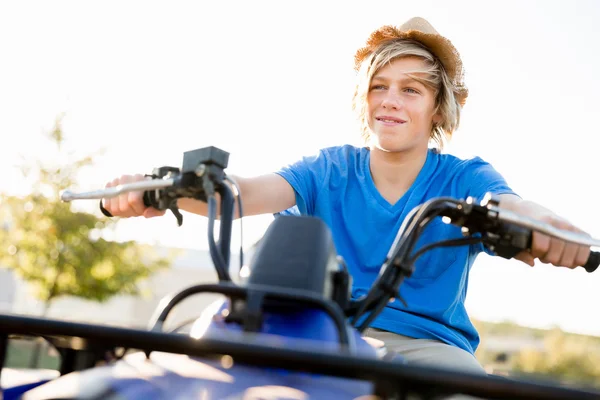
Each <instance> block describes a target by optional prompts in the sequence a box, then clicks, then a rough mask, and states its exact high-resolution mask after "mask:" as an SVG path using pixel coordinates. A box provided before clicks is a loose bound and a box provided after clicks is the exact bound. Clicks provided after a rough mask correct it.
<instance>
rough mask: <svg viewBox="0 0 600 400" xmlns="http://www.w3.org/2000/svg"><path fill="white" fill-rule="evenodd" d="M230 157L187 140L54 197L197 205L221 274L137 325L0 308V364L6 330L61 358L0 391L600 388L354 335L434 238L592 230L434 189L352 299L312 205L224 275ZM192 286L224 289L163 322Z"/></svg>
mask: <svg viewBox="0 0 600 400" xmlns="http://www.w3.org/2000/svg"><path fill="white" fill-rule="evenodd" d="M228 159H229V154H228V153H227V152H225V151H222V150H220V149H218V148H215V147H207V148H202V149H197V150H193V151H188V152H185V153H184V156H183V165H182V167H181V168H174V167H161V168H158V169H156V170H155V171H154V173H153V174H152V175H151V176H150V178H151V179H147V180H144V181H140V182H135V183H131V184H126V185H121V186H117V187H113V188H108V189H104V190H99V191H95V192H88V193H72V192H68V191H66V192H64V193H63V194H62V199H63V200H64V201H72V200H76V199H102V198H110V197H114V196H118V195H119V194H121V193H125V192H128V191H136V190H139V191H144V202H145V204H146V205H147V206H152V207H155V208H157V209H159V210H167V209H170V210H171V211H172V212H173V213H174V215H175V216H176V218H177V221H178V223H179V225H181V223H182V221H183V217H182V215H181V214H180V213H179V210H178V209H177V203H176V202H177V199H179V198H182V197H189V198H194V199H198V200H201V201H205V202H207V203H208V209H209V213H208V244H209V249H210V254H211V258H212V260H213V263H214V267H215V269H216V271H217V275H218V278H219V282H218V283H216V284H199V285H194V286H191V287H188V288H187V289H185V290H183V291H181V292H179V293H176V294H174V295H173V296H171V297H168V298H165V299H163V302H161V304H160V305H159V306H158V308H157V310H156V312H155V315H154V316H153V318H152V320H151V321H150V324H149V328H148V329H147V330H143V329H128V328H120V327H111V326H103V325H93V324H86V323H73V322H65V321H59V320H53V319H42V318H31V317H25V316H17V315H0V367H3V366H4V364H5V356H6V348H7V341H8V339H9V338H12V337H14V336H16V335H29V336H35V337H42V338H44V339H45V340H46V341H47V342H48V343H50V345H52V346H54V347H55V348H56V349H57V351H58V352H59V354H60V358H61V365H60V371H59V372H60V376H59V377H57V378H55V379H40V380H38V381H36V382H34V383H29V384H27V385H20V386H14V387H5V388H2V390H3V396H4V400H12V399H24V400H43V399H45V400H50V399H54V400H58V399H62V400H66V399H88V400H92V399H112V400H117V399H156V400H159V399H170V400H172V399H307V398H318V399H363V400H364V399H406V398H414V399H433V398H444V397H446V396H449V395H452V394H459V393H462V394H466V395H471V396H476V397H478V398H488V399H500V398H507V399H600V392H595V391H593V390H591V389H584V388H581V389H575V388H567V387H564V386H561V385H559V384H551V383H548V382H543V383H540V382H534V381H528V380H524V379H513V378H506V377H499V376H493V375H488V376H481V375H475V374H469V373H462V372H457V371H452V370H447V369H441V368H432V367H424V366H415V365H407V364H406V363H405V362H404V360H403V358H402V357H400V356H398V355H395V354H393V353H392V352H386V351H385V348H383V349H382V348H377V347H375V346H372V345H371V344H370V343H368V342H367V341H366V340H365V339H364V338H363V336H362V334H363V333H364V331H365V329H366V328H367V327H369V325H370V324H371V323H372V321H373V320H374V319H375V318H376V317H377V316H378V314H379V313H380V312H381V311H382V310H383V309H384V307H385V306H386V304H387V303H388V302H389V301H390V300H392V299H394V298H399V299H401V297H400V296H401V284H402V282H403V280H404V279H406V278H409V277H410V276H411V274H412V273H413V270H414V264H415V261H416V259H417V258H418V257H419V256H420V255H422V254H423V253H424V252H426V251H429V250H431V249H433V248H435V247H439V246H463V245H471V244H475V243H483V245H484V246H486V248H487V249H489V250H490V251H491V252H493V254H496V255H498V256H500V257H504V258H507V259H508V258H512V257H513V256H514V255H516V254H517V253H518V252H519V251H521V250H523V249H527V248H529V247H530V245H531V240H532V232H534V231H539V232H543V233H545V234H547V235H551V236H554V237H558V238H562V239H564V240H569V241H572V242H576V243H580V244H583V245H587V246H600V241H599V240H595V239H592V238H589V237H587V236H583V235H579V234H576V233H573V232H567V231H563V230H559V229H556V228H554V227H552V226H550V225H548V224H545V223H542V222H539V221H534V220H531V219H527V218H524V217H522V216H519V215H517V214H514V213H512V212H510V211H508V210H504V209H502V208H500V207H499V203H498V201H497V199H496V198H495V197H494V196H491V195H488V196H486V197H485V198H484V199H473V198H467V199H455V198H445V197H440V198H434V199H431V200H429V201H427V202H426V203H424V204H422V205H420V206H418V207H416V208H415V209H414V210H412V212H411V213H410V214H409V216H408V217H407V218H406V219H405V221H404V222H403V225H402V226H401V228H400V230H399V232H398V234H397V236H396V239H395V241H394V243H393V245H392V247H391V248H390V250H389V252H388V254H387V257H386V259H385V260H384V261H383V263H382V268H381V270H380V273H379V275H378V277H377V278H376V280H375V281H374V282H373V285H372V287H371V288H370V291H369V292H368V293H367V294H366V295H364V296H362V297H360V298H356V299H353V298H352V296H351V287H352V278H351V276H350V274H349V273H348V271H347V269H346V267H345V265H344V262H343V259H342V258H340V257H339V256H338V255H337V253H336V249H335V246H334V243H333V239H332V236H331V233H330V231H329V229H328V227H327V226H326V225H325V223H324V222H322V221H321V220H320V219H318V218H315V217H308V216H302V217H296V216H279V217H277V218H275V219H274V221H273V222H272V223H271V225H270V226H269V228H268V229H267V231H266V233H265V234H264V236H263V238H262V239H261V240H260V243H259V245H258V248H257V249H256V253H255V254H254V256H253V257H252V262H251V263H250V271H251V272H250V275H249V278H248V279H247V281H244V282H242V283H234V281H233V280H232V278H231V275H230V268H229V264H230V255H231V254H230V245H231V232H232V221H233V219H234V218H233V215H234V208H235V201H236V197H237V200H238V207H239V214H240V216H242V215H243V214H242V211H243V210H242V202H241V199H240V196H239V195H240V193H239V190H238V189H239V188H236V184H235V181H234V180H233V179H231V178H229V177H228V176H227V174H226V173H225V169H226V168H227V163H228ZM216 194H218V195H219V196H218V198H219V199H220V207H219V210H220V213H219V214H220V215H219V219H220V221H219V227H218V228H219V238H218V240H215V236H214V231H215V222H216V220H217V196H216ZM101 208H102V207H101ZM103 212H105V213H106V210H103ZM436 218H443V219H444V220H445V221H446V222H447V223H450V224H454V225H457V226H459V227H461V229H462V236H461V237H458V238H448V239H447V240H443V241H440V242H436V243H430V244H428V245H426V246H423V247H421V248H420V249H415V247H416V243H417V241H418V239H419V237H420V234H421V232H422V231H423V230H424V228H425V227H426V226H427V224H429V223H430V222H431V221H433V220H434V219H436ZM590 254H591V255H590V258H589V260H588V263H587V264H586V265H585V266H584V268H585V269H586V270H587V271H588V272H592V271H594V270H595V269H596V268H597V266H598V264H599V263H600V254H599V253H596V252H591V253H590ZM241 256H242V254H241V253H240V264H241V261H242V260H241V258H242V257H241ZM202 293H211V294H220V295H222V296H223V298H224V299H225V300H223V301H221V302H218V303H216V305H215V307H209V308H208V309H206V310H205V311H203V313H202V314H201V315H199V316H198V319H197V320H195V321H194V323H193V326H192V328H191V329H190V331H189V332H183V331H180V330H177V329H175V330H169V331H165V330H164V327H165V325H166V321H167V318H168V316H169V313H170V312H171V311H172V310H173V308H174V307H175V306H177V304H179V303H180V302H181V301H183V300H184V299H186V298H189V296H192V295H198V294H202ZM0 371H1V370H0ZM0 373H1V372H0Z"/></svg>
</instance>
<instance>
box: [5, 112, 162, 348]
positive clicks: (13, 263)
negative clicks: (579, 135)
mask: <svg viewBox="0 0 600 400" xmlns="http://www.w3.org/2000/svg"><path fill="white" fill-rule="evenodd" d="M49 139H50V142H51V143H53V145H54V146H55V147H56V150H57V154H56V157H55V158H54V159H55V160H64V159H66V158H68V157H65V155H64V154H62V153H63V149H62V145H63V143H64V136H63V131H62V128H61V119H60V118H59V119H57V121H56V124H55V126H54V129H53V130H52V131H51V132H50V134H49ZM93 158H94V157H93V156H86V157H83V158H79V159H76V160H75V161H74V162H69V163H68V164H67V165H47V163H46V164H45V163H43V162H41V161H39V160H38V161H37V162H36V165H35V166H31V165H24V166H23V167H22V172H23V174H24V177H26V178H27V177H29V178H31V177H33V178H34V180H35V184H34V185H33V188H32V191H31V193H30V194H28V195H27V196H24V197H21V196H14V195H7V194H2V195H1V197H0V223H1V225H0V265H2V266H4V267H8V268H12V269H13V270H14V271H15V273H16V274H17V275H18V276H20V277H21V278H22V279H24V280H25V281H27V282H29V283H30V284H32V285H33V287H34V288H35V289H36V295H37V297H38V298H39V299H40V300H41V301H43V302H44V310H43V313H42V315H46V314H47V312H48V309H49V307H50V306H51V304H52V301H53V300H55V299H56V298H58V297H61V296H76V297H79V298H83V299H88V300H94V301H98V302H104V301H106V300H108V299H109V298H111V297H112V296H114V295H117V294H129V295H138V294H139V289H138V283H139V282H140V281H142V280H144V279H146V278H148V277H149V276H151V275H152V274H153V273H154V272H156V271H158V270H159V269H162V268H165V267H167V266H168V265H169V263H170V258H168V257H159V256H158V255H157V254H155V253H153V252H152V249H151V248H149V246H142V245H140V244H138V243H136V242H133V241H128V242H115V241H110V240H105V239H104V238H103V233H106V232H107V231H108V230H110V229H112V228H114V227H115V224H116V223H117V221H116V220H107V219H106V218H103V217H100V214H99V213H98V215H94V214H91V213H86V212H80V211H74V210H73V209H72V204H71V203H65V202H62V201H61V200H60V193H61V192H62V191H63V190H64V189H67V188H72V187H74V186H75V185H76V181H77V175H78V173H79V172H80V171H81V170H82V169H83V168H85V167H89V166H91V165H92V164H93ZM35 357H36V358H37V355H36V356H35Z"/></svg>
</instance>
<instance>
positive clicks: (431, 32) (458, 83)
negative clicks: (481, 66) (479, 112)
mask: <svg viewBox="0 0 600 400" xmlns="http://www.w3.org/2000/svg"><path fill="white" fill-rule="evenodd" d="M398 39H412V40H414V41H417V42H419V43H421V44H422V45H424V46H425V47H427V49H429V51H430V52H431V53H432V54H433V55H434V56H435V57H437V58H438V59H439V60H440V62H441V63H442V65H443V67H444V69H445V70H446V72H447V74H448V77H449V78H450V80H451V81H452V82H453V84H454V87H455V90H454V94H455V96H456V100H457V101H458V103H459V104H460V105H461V106H463V105H464V104H465V102H466V100H467V96H468V90H467V88H466V87H465V86H464V82H463V79H464V70H463V64H462V61H461V59H460V54H459V53H458V51H457V50H456V48H455V47H454V45H453V44H452V43H451V42H450V40H448V39H446V38H445V37H443V36H442V35H440V34H439V33H438V32H437V31H436V30H435V28H434V27H433V26H432V25H431V24H430V23H429V22H427V20H425V19H424V18H420V17H414V18H411V19H409V20H408V21H406V22H405V23H403V24H402V25H400V26H399V27H395V26H391V25H385V26H382V27H381V28H379V29H377V30H376V31H374V32H373V33H371V35H370V36H369V38H368V39H367V42H366V45H365V47H362V48H360V49H358V51H357V52H356V54H355V56H354V68H355V69H356V70H358V69H359V68H360V64H361V63H362V62H363V61H364V60H365V59H366V58H367V57H368V56H369V55H371V54H373V53H374V52H376V51H377V50H378V48H379V46H381V45H382V44H384V43H387V42H390V41H393V40H398Z"/></svg>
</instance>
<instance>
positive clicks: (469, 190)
mask: <svg viewBox="0 0 600 400" xmlns="http://www.w3.org/2000/svg"><path fill="white" fill-rule="evenodd" d="M461 182H462V185H463V190H462V192H463V193H466V195H467V196H471V197H473V198H475V199H476V200H477V201H480V200H481V199H483V197H484V196H485V194H486V193H488V192H489V193H492V194H496V195H499V194H513V195H515V196H519V195H518V194H517V193H516V192H515V191H514V190H513V189H512V188H511V187H510V186H509V185H508V183H507V182H506V180H505V179H504V177H503V176H502V175H501V174H500V173H499V172H498V171H496V169H495V168H494V167H493V166H492V165H491V164H490V163H488V162H486V161H484V160H482V159H481V158H479V157H476V158H474V159H472V160H470V161H469V163H468V165H467V167H466V168H465V170H464V171H463V176H462V179H461Z"/></svg>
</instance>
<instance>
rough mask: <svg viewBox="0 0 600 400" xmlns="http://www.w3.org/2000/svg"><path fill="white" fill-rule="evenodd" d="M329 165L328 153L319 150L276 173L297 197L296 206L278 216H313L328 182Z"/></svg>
mask: <svg viewBox="0 0 600 400" xmlns="http://www.w3.org/2000/svg"><path fill="white" fill-rule="evenodd" d="M329 164H330V160H329V154H328V152H327V151H326V150H319V152H318V153H317V154H315V155H311V156H305V157H302V158H301V159H300V160H298V161H296V162H295V163H292V164H289V165H287V166H285V167H283V168H281V169H280V170H279V171H276V172H275V173H276V174H278V175H280V176H281V177H283V178H284V179H285V180H286V181H288V183H289V184H290V185H291V186H292V187H293V188H294V192H295V195H296V206H294V207H292V208H290V209H288V210H285V211H282V212H280V213H278V214H279V215H313V214H314V211H315V201H316V198H317V195H318V193H319V191H320V189H321V187H322V186H323V185H324V184H325V182H326V176H327V173H328V166H329ZM276 215H277V214H276Z"/></svg>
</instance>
